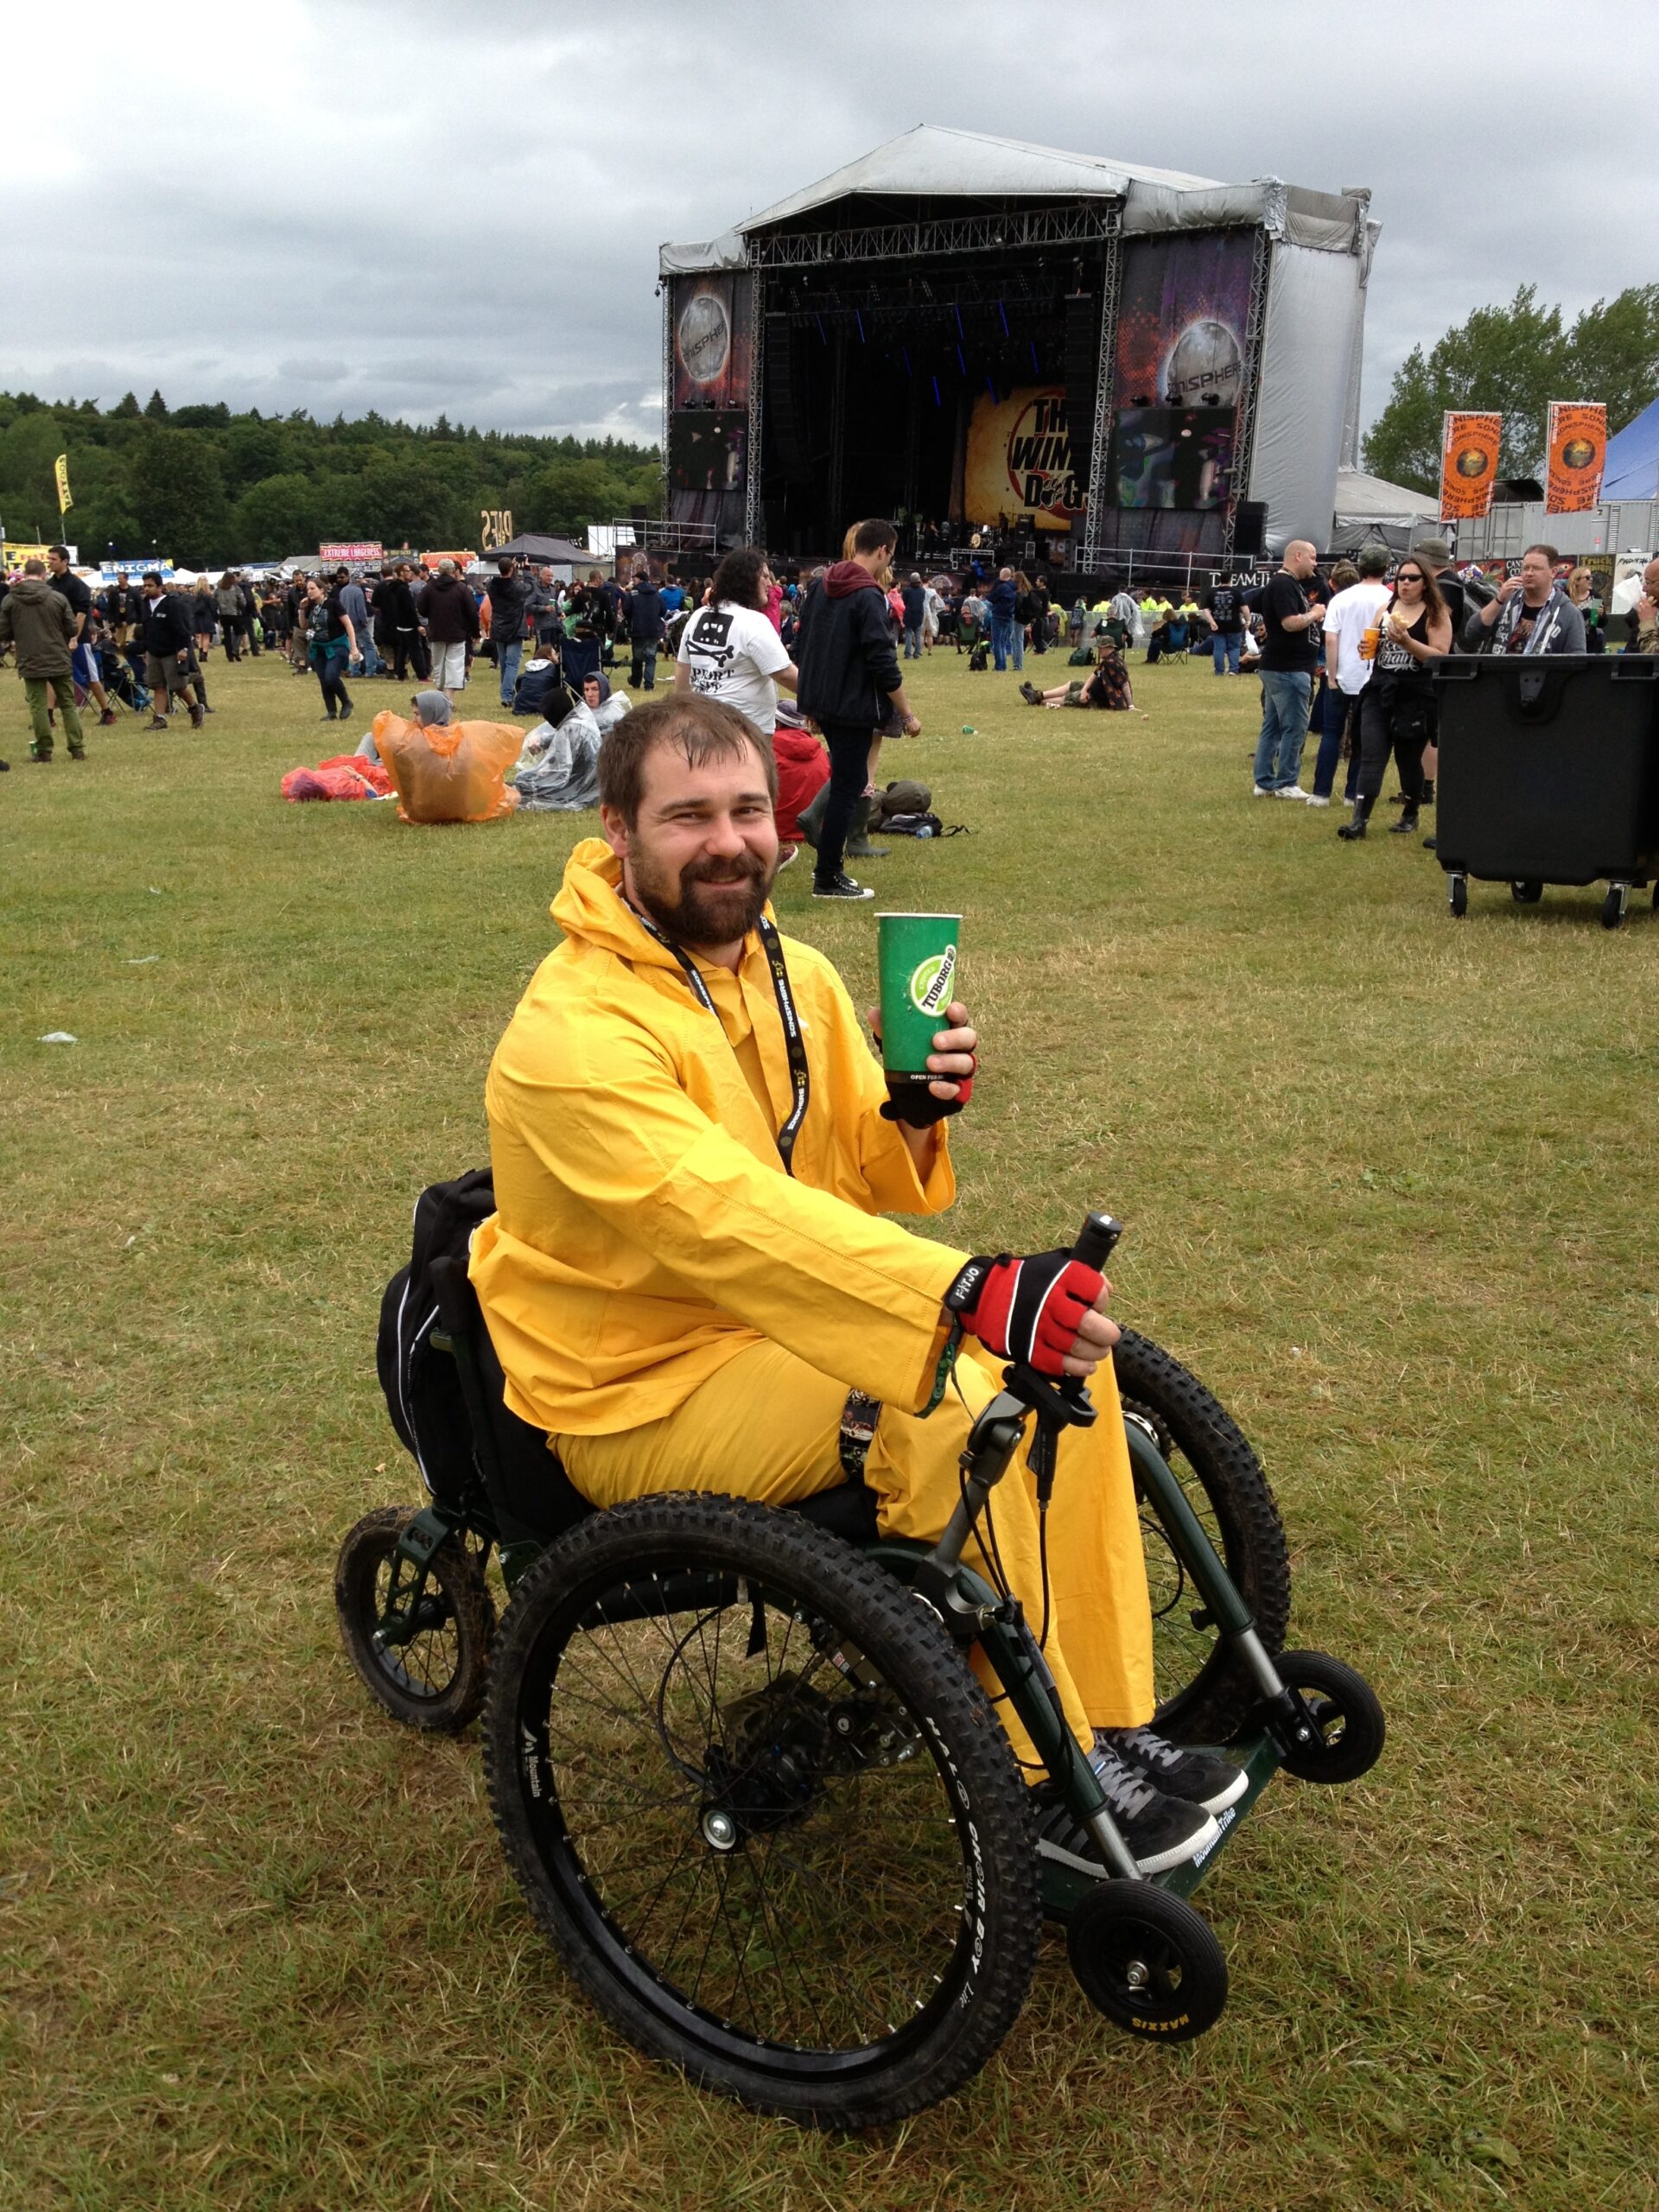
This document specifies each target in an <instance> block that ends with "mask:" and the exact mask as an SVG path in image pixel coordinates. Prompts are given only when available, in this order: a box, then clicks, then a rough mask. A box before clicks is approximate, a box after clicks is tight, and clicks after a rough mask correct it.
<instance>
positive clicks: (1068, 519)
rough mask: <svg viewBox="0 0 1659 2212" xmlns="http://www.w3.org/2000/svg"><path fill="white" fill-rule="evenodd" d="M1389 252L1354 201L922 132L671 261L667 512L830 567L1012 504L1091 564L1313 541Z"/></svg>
mask: <svg viewBox="0 0 1659 2212" xmlns="http://www.w3.org/2000/svg"><path fill="white" fill-rule="evenodd" d="M1376 236H1377V226H1376V225H1375V224H1374V223H1373V222H1372V221H1371V220H1370V194H1369V193H1367V192H1365V191H1363V190H1359V189H1349V190H1345V191H1343V192H1340V193H1326V192H1316V191H1311V190H1307V189H1305V188H1302V187H1300V186H1296V185H1289V184H1286V183H1283V182H1281V181H1280V180H1279V179H1277V178H1271V177H1269V178H1261V179H1257V180H1256V181H1254V182H1250V183H1243V184H1226V183H1221V182H1217V181H1214V180H1212V179H1210V178H1207V177H1197V176H1191V175H1185V174H1183V173H1180V172H1178V171H1174V170H1168V169H1155V168H1144V167H1141V166H1138V165H1135V164H1131V163H1128V162H1118V161H1113V160H1109V159H1107V158H1106V157H1104V156H1098V155H1093V154H1075V153H1065V152H1061V151H1058V150H1057V149H1053V148H1052V147H1046V146H1035V145H1028V144H1024V143H1020V142H1018V141H1015V140H1012V139H1007V138H996V137H987V136H984V135H982V134H981V133H977V132H973V131H963V130H941V129H936V128H933V127H931V126H927V125H922V126H918V128H917V129H916V130H912V131H909V132H907V133H906V135H905V136H903V137H899V138H895V139H893V141H891V142H890V143H888V144H887V145H884V146H880V147H878V148H876V149H874V152H872V153H869V154H867V155H865V156H863V157H862V158H861V159H860V160H858V161H856V162H851V163H849V165H848V166H847V167H846V168H842V169H838V170H836V172H834V174H833V175H829V176H827V177H824V178H822V179H821V180H820V181H818V182H817V183H815V184H811V185H809V186H807V187H805V188H804V189H803V190H801V191H798V192H796V193H794V194H791V195H790V196H789V197H788V198H786V199H784V200H779V201H778V202H777V203H776V204H775V205H774V206H772V207H767V208H765V209H763V210H762V211H761V213H759V214H757V215H753V216H750V217H749V218H747V219H746V220H745V221H744V222H742V223H741V224H740V225H739V226H737V227H736V228H735V229H734V230H731V231H728V232H725V233H724V234H722V235H721V237H719V238H713V239H709V240H706V241H702V242H698V243H693V244H683V245H664V247H663V248H662V249H661V253H660V257H659V271H660V277H661V279H662V283H661V289H662V293H663V301H664V326H663V372H664V440H663V445H664V473H665V477H666V489H667V494H668V512H669V516H670V518H671V520H672V521H674V522H677V523H679V524H696V525H699V526H702V527H706V528H708V529H709V530H711V531H713V532H714V533H715V535H716V536H717V537H718V538H719V539H721V541H722V542H723V541H726V540H728V539H729V538H732V537H736V536H738V535H740V534H744V535H747V536H748V537H751V538H753V539H757V540H764V542H765V543H768V544H771V545H772V546H774V547H780V548H783V549H785V550H790V551H795V552H802V553H804V552H807V551H815V552H820V553H821V552H823V551H824V550H831V549H833V547H834V546H835V545H836V543H838V542H839V538H840V536H841V531H842V526H843V525H844V524H845V522H846V520H847V518H849V516H851V515H856V514H861V513H871V512H892V511H893V510H894V509H896V508H899V507H903V508H904V509H905V511H906V512H908V513H910V514H912V515H927V516H932V517H935V518H942V517H944V516H946V515H949V516H951V517H954V518H973V519H980V518H985V519H993V518H997V519H1000V518H1001V516H1002V515H1004V514H1007V515H1008V516H1010V517H1012V518H1017V519H1018V520H1019V521H1020V523H1021V524H1022V526H1025V527H1027V528H1031V529H1037V530H1043V531H1052V532H1056V533H1058V532H1061V531H1065V532H1066V533H1067V535H1068V539H1069V543H1070V547H1071V556H1072V565H1078V564H1081V565H1085V566H1096V565H1100V564H1102V563H1106V562H1109V561H1110V560H1112V559H1113V558H1115V557H1116V556H1119V555H1121V554H1123V553H1126V552H1131V551H1134V552H1137V553H1139V552H1141V551H1145V552H1161V551H1167V552H1170V553H1175V554H1199V555H1204V554H1210V555H1225V554H1230V553H1231V552H1233V551H1234V550H1235V546H1236V543H1237V541H1239V540H1240V539H1241V537H1243V539H1244V540H1248V539H1249V537H1250V536H1251V535H1253V534H1254V532H1253V529H1252V525H1253V524H1254V525H1255V526H1257V527H1259V528H1260V529H1261V530H1262V535H1263V536H1264V537H1265V541H1266V543H1268V544H1269V545H1279V544H1282V543H1284V542H1285V540H1286V539H1287V538H1290V537H1311V538H1313V539H1315V540H1321V541H1322V540H1323V539H1324V538H1325V537H1326V536H1327V534H1328V531H1329V527H1330V522H1331V517H1332V512H1334V508H1335V493H1336V480H1337V471H1338V466H1339V465H1340V464H1343V463H1347V464H1348V465H1350V466H1352V465H1353V464H1354V463H1355V462H1357V440H1358V400H1359V372H1360V352H1361V340H1362V335H1363V319H1364V305H1365V292H1366V285H1367V281H1368V277H1369V274H1370V263H1371V257H1372V252H1373V250H1374V247H1375V244H1376ZM1247 506H1248V507H1250V508H1252V509H1253V510H1255V511H1256V512H1252V513H1249V514H1242V513H1241V512H1240V511H1241V509H1242V508H1245V507H1247ZM1263 511H1264V512H1263ZM1238 550H1244V546H1243V543H1238Z"/></svg>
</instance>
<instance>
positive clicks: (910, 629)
mask: <svg viewBox="0 0 1659 2212" xmlns="http://www.w3.org/2000/svg"><path fill="white" fill-rule="evenodd" d="M921 657H922V626H921V624H920V623H919V622H918V623H916V624H915V625H914V626H912V625H911V624H910V623H908V622H907V623H906V625H905V658H906V660H920V658H921Z"/></svg>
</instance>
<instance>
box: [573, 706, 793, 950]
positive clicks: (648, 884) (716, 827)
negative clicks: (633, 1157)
mask: <svg viewBox="0 0 1659 2212" xmlns="http://www.w3.org/2000/svg"><path fill="white" fill-rule="evenodd" d="M601 824H602V826H603V829H604V831H605V836H606V839H607V842H608V843H609V845H610V848H611V850H612V851H613V853H614V854H616V855H617V856H618V858H619V859H620V861H621V862H622V887H623V889H624V891H625V892H626V893H627V895H628V897H629V898H630V899H632V900H633V901H634V902H635V904H636V905H638V906H642V907H643V908H644V909H645V912H646V913H648V914H649V915H650V916H651V918H652V920H653V921H654V922H655V923H656V924H657V925H658V928H659V929H660V930H662V931H664V934H665V935H666V936H668V937H671V938H673V939H674V941H675V942H676V944H686V945H694V946H703V947H710V948H712V947H715V946H720V945H728V944H734V943H735V942H736V941H737V940H738V939H739V938H742V937H746V936H747V934H748V932H749V931H750V930H752V929H753V927H754V925H755V924H756V922H757V921H759V919H760V911H761V909H762V907H763V906H765V905H766V894H767V893H768V892H769V891H770V890H771V888H772V877H773V875H774V874H776V873H777V869H778V827H777V824H776V823H775V822H774V821H773V819H772V794H771V793H770V791H768V790H767V789H766V772H765V771H764V769H763V768H762V766H761V765H760V755H759V754H758V753H755V752H754V751H753V749H750V750H747V751H746V752H745V753H744V754H743V755H742V757H741V759H739V760H710V761H707V762H705V763H704V765H703V766H702V767H696V768H694V767H693V766H691V765H690V762H689V761H688V760H686V757H685V755H684V753H682V752H681V751H680V749H679V747H677V746H676V745H673V744H662V745H657V746H653V747H652V750H651V751H650V753H647V754H646V756H645V776H644V790H643V791H642V793H641V796H640V800H639V819H638V820H637V821H636V822H635V823H633V825H632V828H630V827H629V825H628V824H627V823H626V822H625V821H624V820H623V819H622V817H621V816H620V814H618V813H617V812H616V811H615V810H614V809H613V808H611V807H608V806H607V807H605V808H603V809H601Z"/></svg>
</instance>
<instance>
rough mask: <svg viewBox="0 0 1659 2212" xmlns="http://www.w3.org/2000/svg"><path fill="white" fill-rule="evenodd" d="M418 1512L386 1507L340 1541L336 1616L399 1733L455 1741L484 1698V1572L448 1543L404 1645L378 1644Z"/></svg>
mask: <svg viewBox="0 0 1659 2212" xmlns="http://www.w3.org/2000/svg"><path fill="white" fill-rule="evenodd" d="M415 1510H416V1509H415V1508H414V1507H413V1506H412V1505H383V1506H381V1507H380V1508H379V1509H378V1511H376V1512H373V1513H365V1515H364V1516H363V1518H362V1519H361V1520H360V1521H359V1522H358V1523H357V1526H356V1527H355V1528H354V1529H350V1530H348V1531H347V1533H346V1541H344V1543H342V1544H341V1546H340V1557H339V1560H338V1561H337V1562H336V1564H335V1567H334V1611H335V1614H336V1616H337V1617H338V1619H339V1622H340V1642H341V1643H343V1644H344V1645H345V1647H346V1656H347V1657H348V1658H349V1659H350V1660H351V1662H352V1664H353V1667H355V1668H356V1669H357V1673H358V1679H359V1681H361V1682H362V1684H363V1687H364V1688H365V1689H366V1690H367V1691H368V1693H369V1694H370V1696H371V1697H372V1698H373V1699H374V1700H376V1702H377V1703H378V1704H379V1705H382V1706H384V1707H385V1709H386V1711H387V1712H388V1713H390V1714H391V1717H392V1719H394V1720H401V1721H402V1722H403V1724H404V1726H405V1727H406V1728H422V1729H428V1730H431V1731H433V1732H435V1733H438V1734H442V1735H453V1734H454V1733H455V1732H457V1731H458V1730H460V1729H462V1728H464V1727H466V1726H467V1722H468V1721H469V1720H472V1719H475V1718H476V1716H477V1714H478V1713H480V1710H481V1709H482V1707H483V1704H484V1699H485V1695H486V1692H487V1690H488V1688H489V1667H490V1643H491V1641H492V1639H493V1637H494V1635H495V1606H494V1604H493V1600H492V1599H491V1597H490V1592H489V1586H488V1585H487V1583H486V1581H485V1580H484V1571H483V1568H482V1567H480V1564H479V1562H478V1560H476V1559H475V1558H474V1555H473V1554H472V1553H471V1552H469V1551H468V1550H467V1548H466V1546H465V1545H464V1544H463V1543H462V1542H461V1539H460V1538H459V1537H458V1536H450V1537H448V1539H447V1540H446V1541H444V1542H443V1543H442V1544H440V1545H439V1546H438V1548H437V1549H436V1551H435V1552H434V1553H433V1554H432V1560H431V1564H430V1566H429V1567H428V1569H427V1574H426V1586H425V1588H424V1590H423V1592H422V1594H421V1596H420V1597H419V1598H418V1599H416V1603H415V1606H414V1610H413V1612H412V1614H411V1616H410V1619H409V1620H408V1622H407V1623H406V1624H404V1632H403V1634H402V1637H401V1639H400V1640H399V1641H397V1642H392V1641H391V1640H389V1639H388V1638H387V1637H385V1634H384V1633H383V1629H382V1623H383V1619H384V1616H385V1611H386V1605H387V1601H388V1598H389V1595H390V1592H391V1583H392V1577H393V1574H394V1573H395V1571H396V1567H397V1539H398V1537H399V1536H400V1535H402V1534H403V1532H404V1522H407V1521H409V1520H410V1519H411V1518H412V1516H413V1515H414V1513H415Z"/></svg>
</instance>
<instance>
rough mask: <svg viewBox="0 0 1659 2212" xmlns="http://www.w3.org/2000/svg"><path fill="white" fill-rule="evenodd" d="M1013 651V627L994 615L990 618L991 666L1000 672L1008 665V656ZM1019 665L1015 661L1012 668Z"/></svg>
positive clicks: (1010, 623)
mask: <svg viewBox="0 0 1659 2212" xmlns="http://www.w3.org/2000/svg"><path fill="white" fill-rule="evenodd" d="M1013 651H1014V625H1013V623H1012V622H1004V621H1001V620H999V619H998V617H997V616H996V615H995V614H993V615H992V617H991V664H992V666H993V667H994V668H995V669H997V670H999V671H1001V670H1002V669H1005V668H1006V667H1007V664H1008V655H1009V654H1010V653H1011V652H1013ZM1014 666H1015V667H1016V668H1018V667H1019V666H1020V663H1019V662H1018V661H1016V662H1015V663H1014Z"/></svg>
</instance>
